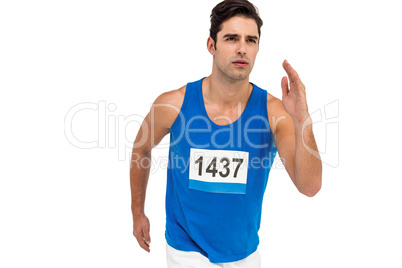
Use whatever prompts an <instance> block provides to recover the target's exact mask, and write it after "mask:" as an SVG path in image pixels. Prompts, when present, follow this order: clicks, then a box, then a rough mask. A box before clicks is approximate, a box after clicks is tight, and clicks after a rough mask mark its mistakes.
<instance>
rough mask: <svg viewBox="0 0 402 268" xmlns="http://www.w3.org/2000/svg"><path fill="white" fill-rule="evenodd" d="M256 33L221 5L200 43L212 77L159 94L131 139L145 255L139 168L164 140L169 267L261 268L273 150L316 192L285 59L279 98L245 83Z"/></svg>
mask: <svg viewBox="0 0 402 268" xmlns="http://www.w3.org/2000/svg"><path fill="white" fill-rule="evenodd" d="M261 26H262V20H261V18H260V17H259V15H258V12H257V10H256V8H255V7H254V6H253V5H252V4H251V3H250V2H248V1H246V0H225V1H223V2H221V3H219V4H218V5H217V6H216V7H215V8H214V9H213V10H212V14H211V29H210V36H209V37H208V40H207V48H208V51H209V52H210V53H211V55H212V56H213V67H212V73H211V75H210V76H208V77H204V78H202V79H200V80H198V81H195V82H191V83H188V84H187V85H185V86H183V87H181V88H179V89H177V90H172V91H169V92H165V93H163V94H161V95H160V96H158V98H156V100H155V102H154V103H153V106H152V108H151V111H150V112H149V113H148V115H147V116H146V118H145V119H144V122H143V123H142V125H141V127H140V130H139V132H138V135H137V137H136V139H135V141H134V148H133V155H134V154H135V156H136V159H135V162H136V163H137V164H133V161H132V165H131V170H130V181H131V191H132V212H133V221H134V232H133V233H134V236H135V237H136V239H137V241H138V243H139V245H140V246H141V247H142V248H143V249H144V250H146V251H148V252H149V251H150V249H149V244H150V241H151V239H150V234H149V226H150V225H149V220H148V218H147V217H146V216H145V213H144V202H145V192H146V187H147V182H148V177H149V170H150V167H149V165H144V166H141V165H138V163H142V162H144V161H143V160H145V162H147V161H146V160H148V161H149V162H150V158H151V150H152V148H153V147H155V146H156V145H157V144H159V142H160V141H161V140H162V138H163V137H164V136H165V135H166V134H168V133H170V148H169V164H168V169H167V190H166V232H165V237H166V241H167V244H166V249H167V261H168V267H248V268H253V267H260V266H261V264H260V255H259V252H258V250H257V246H258V244H259V237H258V234H257V232H258V230H259V227H260V219H261V207H262V198H263V194H264V191H265V187H266V184H267V180H268V174H269V171H270V168H271V165H272V161H273V159H274V157H275V155H276V152H278V153H279V155H280V158H281V160H282V162H283V163H284V166H285V168H286V171H287V172H288V174H289V176H290V178H291V180H292V181H293V183H294V185H295V186H296V187H297V189H298V190H299V191H300V192H301V193H302V194H304V195H306V196H309V197H312V196H314V195H315V194H316V193H317V192H318V191H319V190H320V188H321V176H322V164H321V160H320V156H319V153H318V149H317V146H316V142H315V139H314V135H313V131H312V126H311V118H310V116H309V113H308V108H307V101H306V91H305V86H304V85H303V83H302V82H301V80H300V78H299V76H298V74H297V73H296V71H295V70H294V69H293V68H292V66H291V65H290V64H289V63H288V62H287V61H286V60H285V61H284V62H283V68H284V69H285V71H286V73H287V75H288V78H289V82H288V78H287V77H286V76H285V77H283V78H282V82H281V87H282V93H283V94H282V100H280V99H278V98H275V97H274V96H272V95H271V94H269V93H267V91H266V90H263V89H261V88H259V87H258V86H257V85H255V84H253V83H250V82H249V74H250V72H251V70H252V68H253V65H254V62H255V59H256V55H257V53H258V50H259V42H260V36H261V32H260V28H261ZM140 141H145V142H141V143H140ZM132 159H133V158H132Z"/></svg>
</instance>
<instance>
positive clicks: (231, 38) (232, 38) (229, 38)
mask: <svg viewBox="0 0 402 268" xmlns="http://www.w3.org/2000/svg"><path fill="white" fill-rule="evenodd" d="M226 40H227V41H232V40H234V37H228V38H227V39H226Z"/></svg>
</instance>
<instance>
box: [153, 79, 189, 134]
mask: <svg viewBox="0 0 402 268" xmlns="http://www.w3.org/2000/svg"><path fill="white" fill-rule="evenodd" d="M185 92H186V86H185V85H184V86H182V87H180V88H178V89H175V90H170V91H166V92H164V93H162V94H160V95H159V96H158V97H157V98H156V99H155V101H154V103H153V105H152V108H151V112H150V113H154V116H155V120H156V121H157V122H158V124H160V125H161V126H163V127H165V128H170V127H171V126H172V124H173V122H174V121H175V120H176V117H177V116H178V114H179V112H180V109H181V106H182V104H183V101H184V96H185Z"/></svg>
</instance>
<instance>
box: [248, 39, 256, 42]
mask: <svg viewBox="0 0 402 268" xmlns="http://www.w3.org/2000/svg"><path fill="white" fill-rule="evenodd" d="M248 41H250V42H251V43H257V41H255V39H249V40H248Z"/></svg>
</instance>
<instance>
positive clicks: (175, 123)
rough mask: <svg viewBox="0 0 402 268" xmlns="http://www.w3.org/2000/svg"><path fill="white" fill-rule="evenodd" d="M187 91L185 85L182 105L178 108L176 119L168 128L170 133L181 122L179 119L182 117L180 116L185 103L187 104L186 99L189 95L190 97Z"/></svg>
mask: <svg viewBox="0 0 402 268" xmlns="http://www.w3.org/2000/svg"><path fill="white" fill-rule="evenodd" d="M189 89H190V86H189V84H187V85H186V90H185V92H184V99H183V103H182V105H181V108H180V111H179V113H178V114H177V117H176V119H175V120H174V122H173V124H172V126H171V127H170V132H172V131H173V130H174V129H175V128H176V127H177V125H178V124H179V122H180V121H181V120H180V119H181V117H182V116H181V115H182V114H183V113H184V111H185V110H186V107H187V103H188V98H189V95H190V93H189Z"/></svg>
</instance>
